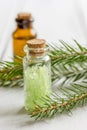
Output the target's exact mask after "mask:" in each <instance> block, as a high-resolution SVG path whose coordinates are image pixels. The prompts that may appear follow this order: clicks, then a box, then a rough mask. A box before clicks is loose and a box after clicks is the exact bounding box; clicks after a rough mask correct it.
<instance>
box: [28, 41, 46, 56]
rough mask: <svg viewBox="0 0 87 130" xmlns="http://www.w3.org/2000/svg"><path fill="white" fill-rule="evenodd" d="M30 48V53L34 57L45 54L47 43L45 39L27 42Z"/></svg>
mask: <svg viewBox="0 0 87 130" xmlns="http://www.w3.org/2000/svg"><path fill="white" fill-rule="evenodd" d="M27 46H28V47H29V53H30V54H32V55H38V54H43V53H44V51H45V47H46V41H45V40H44V39H33V40H29V41H27Z"/></svg>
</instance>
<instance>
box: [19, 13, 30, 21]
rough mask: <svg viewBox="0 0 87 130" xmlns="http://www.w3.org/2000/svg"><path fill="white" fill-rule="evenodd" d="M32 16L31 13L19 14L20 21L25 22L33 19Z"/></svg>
mask: <svg viewBox="0 0 87 130" xmlns="http://www.w3.org/2000/svg"><path fill="white" fill-rule="evenodd" d="M31 18H32V15H31V14H30V13H19V14H18V19H23V20H27V19H31Z"/></svg>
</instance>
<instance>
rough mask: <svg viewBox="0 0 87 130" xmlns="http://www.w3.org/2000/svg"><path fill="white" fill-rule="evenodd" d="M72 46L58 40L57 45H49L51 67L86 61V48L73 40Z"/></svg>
mask: <svg viewBox="0 0 87 130" xmlns="http://www.w3.org/2000/svg"><path fill="white" fill-rule="evenodd" d="M74 43H75V44H74V46H75V47H72V45H69V43H66V42H64V41H63V40H60V43H59V44H56V45H55V44H51V50H52V51H51V53H50V56H51V59H52V65H55V64H60V63H62V64H72V63H74V62H77V63H79V62H80V63H81V62H86V61H87V48H85V47H83V46H81V45H80V44H79V43H78V42H77V41H76V40H74Z"/></svg>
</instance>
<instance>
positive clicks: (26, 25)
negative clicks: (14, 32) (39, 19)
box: [17, 20, 32, 29]
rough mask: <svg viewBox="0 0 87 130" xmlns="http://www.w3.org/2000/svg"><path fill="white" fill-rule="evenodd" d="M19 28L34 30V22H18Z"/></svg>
mask: <svg viewBox="0 0 87 130" xmlns="http://www.w3.org/2000/svg"><path fill="white" fill-rule="evenodd" d="M17 28H19V29H29V28H32V22H31V21H28V20H21V21H17Z"/></svg>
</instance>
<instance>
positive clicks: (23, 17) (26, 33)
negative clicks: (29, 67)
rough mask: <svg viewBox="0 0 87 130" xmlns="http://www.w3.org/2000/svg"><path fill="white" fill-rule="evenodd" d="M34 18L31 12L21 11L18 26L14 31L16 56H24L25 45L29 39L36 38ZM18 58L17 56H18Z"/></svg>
mask: <svg viewBox="0 0 87 130" xmlns="http://www.w3.org/2000/svg"><path fill="white" fill-rule="evenodd" d="M33 21H34V20H33V18H32V15H31V14H30V13H19V14H18V17H17V18H16V22H17V28H16V30H15V31H14V32H13V51H14V57H15V56H20V57H24V56H25V53H24V46H25V44H26V42H27V40H30V39H35V38H36V37H37V34H36V32H35V30H34V28H33V25H32V23H33ZM16 59H17V57H16Z"/></svg>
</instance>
